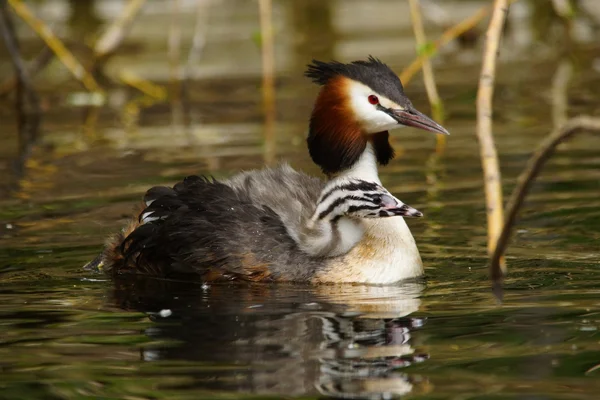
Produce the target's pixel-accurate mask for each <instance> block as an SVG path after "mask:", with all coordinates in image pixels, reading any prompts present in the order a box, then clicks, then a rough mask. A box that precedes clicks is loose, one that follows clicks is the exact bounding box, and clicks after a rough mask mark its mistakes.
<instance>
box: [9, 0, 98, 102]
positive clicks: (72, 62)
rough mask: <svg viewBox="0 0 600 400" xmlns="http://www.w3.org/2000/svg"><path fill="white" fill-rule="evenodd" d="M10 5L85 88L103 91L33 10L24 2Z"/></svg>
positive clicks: (15, 1) (18, 1)
mask: <svg viewBox="0 0 600 400" xmlns="http://www.w3.org/2000/svg"><path fill="white" fill-rule="evenodd" d="M8 3H9V4H10V6H11V7H12V8H13V10H14V11H15V13H16V14H17V15H18V16H19V17H20V18H21V19H22V20H23V21H25V22H26V23H27V25H29V26H30V27H31V29H33V31H34V32H35V33H37V34H38V36H39V37H40V38H42V40H43V41H44V42H45V43H46V45H47V46H48V47H50V49H52V51H53V52H54V53H55V54H56V57H57V58H58V59H59V60H60V61H61V62H62V63H63V65H64V66H65V67H67V69H68V70H69V71H70V72H71V74H72V75H73V76H74V77H75V79H77V80H78V81H80V82H81V83H82V84H83V86H85V88H86V89H87V90H89V91H91V92H101V91H102V89H101V88H100V86H99V85H98V83H96V80H95V79H94V77H93V76H92V75H91V74H90V73H89V72H88V71H86V69H85V68H84V67H83V66H82V65H81V63H80V62H79V61H78V60H77V59H76V58H75V56H73V54H72V53H71V52H70V51H69V50H68V49H67V48H66V47H65V45H64V44H63V43H62V42H61V41H60V39H59V38H58V37H56V35H54V33H53V32H52V30H51V29H50V27H48V25H46V24H45V23H44V22H43V21H42V20H41V19H39V18H37V17H36V16H35V15H33V13H32V12H31V10H29V8H28V7H27V6H26V5H25V3H24V2H23V1H22V0H8Z"/></svg>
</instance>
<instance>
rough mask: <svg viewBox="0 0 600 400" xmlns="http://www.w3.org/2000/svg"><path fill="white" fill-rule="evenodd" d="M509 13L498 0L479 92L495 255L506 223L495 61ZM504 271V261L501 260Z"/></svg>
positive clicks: (479, 135) (491, 242) (490, 248)
mask: <svg viewBox="0 0 600 400" xmlns="http://www.w3.org/2000/svg"><path fill="white" fill-rule="evenodd" d="M507 13H508V1H507V0H495V2H494V10H493V12H492V18H491V20H490V25H489V27H488V30H487V32H486V42H485V49H484V53H483V65H482V68H481V75H480V77H479V89H478V91H477V138H478V139H479V147H480V155H481V164H482V167H483V175H484V187H485V198H486V213H487V225H488V253H489V254H490V255H492V253H494V249H495V247H496V241H497V239H498V237H499V236H500V231H501V230H502V224H503V222H504V212H503V204H502V182H501V178H500V167H499V165H498V155H497V153H496V145H495V143H494V136H493V133H492V96H493V94H494V80H495V75H496V60H497V58H498V51H499V46H500V38H501V36H502V28H503V26H504V21H505V18H506V14H507ZM500 265H501V267H502V270H504V269H505V266H504V262H503V261H502V262H501V263H500Z"/></svg>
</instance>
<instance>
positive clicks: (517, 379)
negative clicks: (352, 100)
mask: <svg viewBox="0 0 600 400" xmlns="http://www.w3.org/2000/svg"><path fill="white" fill-rule="evenodd" d="M225 3H226V4H228V7H218V6H213V7H211V8H210V12H211V14H210V18H209V24H208V26H209V28H208V32H207V34H206V35H207V38H206V39H207V44H206V48H205V49H204V53H203V57H204V58H203V59H202V60H201V61H200V62H199V65H198V68H199V69H198V71H199V72H198V71H197V74H198V76H197V77H196V78H194V79H192V80H191V81H190V82H188V84H186V92H187V93H188V94H187V98H185V101H184V103H185V106H186V107H184V110H183V112H182V114H181V115H183V117H182V118H180V117H181V115H179V113H178V112H177V110H176V109H175V108H173V107H171V105H170V104H169V103H164V102H157V103H155V104H153V105H151V106H148V107H143V108H142V109H141V110H140V114H139V118H137V119H136V118H133V117H132V116H131V115H130V114H127V113H126V112H124V110H126V106H125V105H126V104H127V103H128V102H129V101H131V100H133V99H135V98H136V97H137V96H139V93H138V92H136V91H135V90H134V89H127V88H123V87H122V86H119V85H116V86H115V87H114V88H112V89H110V90H109V91H108V95H109V99H110V101H109V102H108V104H107V105H105V106H103V107H101V108H99V109H94V108H89V107H84V106H77V105H74V103H73V95H74V94H76V93H78V92H80V90H81V89H80V88H78V86H77V85H76V84H74V83H73V82H72V81H71V80H70V79H69V77H68V75H66V74H64V75H62V74H63V73H62V72H60V71H61V69H60V68H59V66H58V65H55V64H52V66H51V67H52V69H53V71H54V73H51V74H47V75H43V76H41V77H40V79H39V81H38V83H37V84H38V85H39V87H40V95H41V96H42V100H43V105H44V109H45V122H44V133H43V136H42V138H41V140H40V142H39V144H38V145H37V146H36V147H35V148H34V149H33V152H32V156H31V158H30V161H29V162H28V163H27V164H26V169H25V174H24V175H23V176H22V177H21V179H20V183H21V184H20V189H18V190H17V191H12V192H9V191H8V190H4V191H3V192H2V193H1V196H0V325H1V327H0V399H87V398H106V399H108V398H111V399H113V398H115V399H116V398H118V399H198V398H200V399H218V398H227V399H235V398H257V399H259V398H260V399H264V398H282V397H283V398H321V397H327V396H332V397H339V398H373V399H379V398H389V397H394V396H399V397H406V398H411V399H461V400H463V399H536V400H537V399H544V400H545V399H581V400H583V399H585V400H588V399H589V400H592V399H597V398H598V396H599V395H598V393H600V380H599V377H600V367H599V366H600V334H599V332H598V329H599V328H600V289H599V288H600V279H599V274H598V272H599V269H600V246H599V243H600V196H599V195H600V157H599V155H598V154H599V152H598V149H599V148H600V138H599V137H593V136H586V135H582V136H581V137H579V138H577V139H575V140H574V141H572V142H570V143H568V144H565V145H563V146H561V148H560V149H559V151H558V154H556V156H555V157H554V158H552V160H551V161H550V162H549V164H548V166H547V167H546V169H545V170H544V172H543V174H542V176H541V177H540V179H539V180H538V181H537V183H536V184H535V186H534V188H533V190H532V193H531V195H530V197H529V198H528V201H527V203H526V205H525V208H524V210H523V212H522V214H521V218H520V220H519V222H518V226H517V228H516V230H515V236H514V239H513V240H512V242H511V246H510V248H509V252H508V255H507V261H508V265H509V271H510V274H509V276H508V279H507V281H506V286H505V299H504V303H503V304H501V305H500V304H498V303H497V302H496V301H495V300H494V298H493V296H492V295H491V292H490V287H489V283H488V281H487V269H486V250H485V246H486V227H485V224H486V221H485V208H484V199H483V191H482V178H481V169H480V161H479V154H478V148H477V142H476V139H475V117H474V98H475V93H476V88H477V82H476V77H477V74H478V70H479V64H478V62H479V59H480V48H479V47H476V48H474V49H464V50H454V51H449V52H447V53H445V54H444V55H442V57H440V58H438V59H437V62H436V65H435V70H436V75H437V77H438V80H439V90H440V93H441V96H442V97H443V99H444V101H445V106H446V112H447V115H448V119H447V122H446V123H445V124H444V125H445V126H446V127H447V128H448V130H449V131H450V132H451V134H452V135H451V136H450V137H449V138H448V143H447V148H446V151H445V153H444V154H443V156H441V157H436V156H435V155H434V149H435V138H434V137H433V136H432V135H429V134H427V133H423V132H420V131H416V130H413V129H403V130H399V131H396V132H392V134H393V144H394V146H395V148H396V150H397V153H398V157H397V158H396V159H395V160H394V161H393V162H392V163H391V164H390V165H389V166H387V167H385V168H383V169H382V171H381V175H382V180H383V183H384V185H385V186H386V187H387V188H389V189H390V190H391V191H392V192H394V194H396V195H397V196H398V197H399V198H400V199H402V200H403V201H405V202H406V203H408V204H410V205H412V206H414V207H416V208H418V209H419V210H421V211H423V212H424V213H425V217H424V218H422V219H418V220H409V221H408V222H409V225H410V227H411V230H412V231H413V234H414V236H415V238H416V240H417V243H418V245H419V248H420V250H421V254H422V257H423V261H424V264H425V268H426V274H427V277H426V279H423V280H421V281H418V282H411V283H406V284H400V285H395V286H390V287H374V286H362V285H356V286H322V287H312V286H303V285H261V284H253V285H246V284H232V285H222V284H219V285H204V286H203V285H202V283H201V282H196V283H194V282H187V283H182V282H165V281H159V280H152V279H147V280H138V281H122V282H114V283H113V282H110V281H107V280H106V279H105V278H104V277H103V276H102V275H94V274H90V273H87V272H84V271H83V270H82V269H81V267H82V265H84V264H85V263H86V262H87V261H89V260H91V259H92V258H93V257H95V256H96V255H97V254H98V252H99V250H100V249H101V247H102V243H103V241H104V239H105V237H106V236H107V235H109V234H110V233H113V232H115V231H117V230H118V229H120V228H121V227H122V226H123V224H124V223H125V221H126V220H127V218H128V216H129V215H130V213H131V211H132V209H133V207H134V206H135V204H136V202H137V201H139V199H140V197H141V195H142V194H143V193H144V191H145V190H146V189H147V188H148V187H150V186H152V185H156V184H168V183H174V182H176V181H177V180H178V179H180V178H181V177H184V176H186V175H188V174H195V173H206V174H212V175H214V176H216V177H226V176H229V175H231V174H233V173H235V172H236V171H239V170H241V169H249V168H260V167H262V166H263V165H264V163H265V154H264V153H265V151H264V149H265V145H264V139H263V126H262V116H261V112H260V110H261V96H260V90H259V87H260V75H259V71H260V54H259V52H258V50H257V48H256V44H255V43H253V42H252V40H251V37H252V35H253V33H254V32H256V29H257V22H256V18H255V17H256V15H255V14H256V10H255V7H256V6H255V4H251V3H250V2H240V1H230V0H227V1H226V2H225ZM375 3H377V4H383V5H386V6H389V7H392V6H393V7H398V2H391V1H388V2H386V1H382V0H379V1H378V2H375ZM375 3H371V2H368V1H355V2H344V3H341V2H336V3H332V4H334V6H331V7H325V11H324V10H320V9H318V8H319V4H320V3H319V2H307V3H305V4H304V5H300V4H299V3H295V2H287V3H286V2H275V7H276V8H275V10H274V12H275V15H276V16H278V18H279V19H277V21H279V22H278V23H277V24H276V25H277V26H279V28H277V29H279V31H278V32H279V33H280V34H279V35H278V36H277V38H278V39H277V46H278V48H277V49H278V53H277V54H280V56H279V57H278V63H277V65H278V84H277V121H276V132H277V135H276V143H275V149H276V158H277V159H278V160H286V161H288V162H290V163H291V164H292V165H293V166H294V167H295V168H298V169H302V170H305V171H307V172H310V173H313V174H318V173H319V171H318V169H317V168H316V167H315V166H314V165H312V163H311V161H310V159H309V157H308V155H307V153H306V149H305V147H304V135H305V131H306V123H307V116H308V114H309V112H310V109H311V103H312V101H313V99H314V96H315V94H316V88H315V87H313V86H312V85H311V84H310V83H309V82H308V81H307V80H306V79H304V78H302V68H303V65H304V64H305V63H306V62H307V61H308V60H309V59H310V57H311V56H312V55H318V56H319V57H331V56H333V55H335V56H336V57H339V58H343V59H353V58H359V57H364V56H365V55H366V54H368V53H371V52H372V53H374V54H376V55H378V56H379V57H381V58H383V59H385V60H386V61H388V62H389V63H390V64H391V65H392V66H393V67H394V68H395V69H396V70H398V71H400V70H401V69H402V67H403V66H405V65H406V64H408V62H409V61H410V60H412V58H413V56H414V47H413V45H412V42H411V40H412V36H411V31H410V25H409V19H408V16H407V15H406V14H402V13H397V14H396V15H399V16H400V17H399V18H398V21H396V20H394V21H392V20H391V18H389V17H388V18H387V19H386V18H385V16H386V15H387V13H391V11H389V9H388V11H387V12H386V11H384V10H383V9H375V10H373V9H372V7H373V6H372V4H375ZM392 3H393V4H392ZM449 3H452V4H453V7H454V8H455V9H453V10H450V12H451V15H454V14H452V13H455V14H456V18H457V20H460V18H461V16H463V17H464V16H466V15H469V13H471V12H473V11H474V10H476V9H477V7H478V6H480V5H481V4H482V2H463V1H456V2H449ZM524 3H525V2H524ZM156 4H158V5H157V6H156V7H157V9H158V10H160V7H166V6H165V5H164V4H163V3H161V2H157V3H156ZM160 4H162V6H161V5H160ZM525 4H530V3H525ZM311 7H317V10H316V11H314V10H312V9H311ZM370 7H371V8H370ZM400 7H402V6H400ZM532 8H533V7H532ZM311 10H312V11H311ZM365 10H367V11H369V10H370V11H369V12H376V13H378V14H377V16H378V18H380V19H379V22H380V24H379V29H375V28H373V27H372V25H369V24H366V23H364V22H362V25H361V24H359V22H360V21H362V19H361V18H362V16H363V15H364V13H365V12H366V11H365ZM185 11H186V10H183V11H182V13H185ZM517 11H519V10H516V11H515V10H513V15H518V12H517ZM311 12H312V13H313V14H311ZM315 12H316V13H317V14H318V15H320V16H322V17H323V18H324V19H327V20H328V21H334V23H332V24H329V25H328V24H327V23H324V22H323V21H320V19H319V21H317V22H315V24H314V25H315V26H313V25H311V23H308V22H307V21H306V18H307V15H308V16H309V17H310V16H311V15H316V14H314V13H315ZM536 12H539V10H537V11H536ZM327 13H330V14H327ZM181 18H182V21H184V22H182V26H184V27H188V26H192V25H193V24H192V22H193V20H194V18H195V16H194V14H193V13H190V15H188V16H187V17H181ZM186 18H187V19H186ZM158 19H159V15H158V14H151V13H150V14H149V15H145V16H144V17H143V18H142V19H141V20H140V21H139V25H138V26H137V28H136V29H134V30H133V31H132V38H131V39H130V42H131V45H132V48H133V50H131V51H132V52H134V53H133V54H129V53H127V54H120V55H118V56H117V57H116V58H115V59H114V60H113V61H112V62H111V63H110V64H109V65H108V66H107V69H108V71H109V72H110V71H112V73H113V74H114V73H115V72H114V71H116V70H118V69H120V68H128V69H130V70H133V71H135V72H136V73H137V74H140V75H141V76H145V77H147V78H148V79H151V80H152V81H154V82H156V83H158V84H161V85H164V86H168V65H166V63H165V55H164V52H163V50H164V49H163V47H164V46H165V43H166V39H165V37H164V35H165V31H166V28H165V31H161V32H155V31H156V30H153V29H152V26H153V24H154V23H155V22H156V21H157V20H158ZM186 21H187V22H186ZM231 21H236V24H235V26H232V25H231ZM282 21H283V22H282ZM310 21H312V20H310V18H309V22H310ZM163 22H164V20H163ZM313 22H314V21H313ZM517 22H518V21H517ZM165 23H166V22H165ZM288 23H289V24H290V25H288ZM352 23H355V24H358V25H355V26H358V28H357V32H352V31H351V30H349V26H351V24H352ZM186 24H187V25H186ZM532 25H535V24H532ZM542 25H544V24H542ZM59 26H60V25H59ZM165 26H167V25H165ZM526 26H527V27H529V25H526ZM535 26H536V28H535V29H537V30H535V29H534V28H533V27H531V28H527V29H531V30H532V32H533V33H532V34H531V35H530V36H531V37H532V39H531V40H534V41H533V42H531V43H529V44H527V43H526V44H522V43H521V42H519V41H518V40H517V33H518V31H519V29H525V28H523V27H522V26H520V25H518V24H517V25H515V22H514V21H513V25H512V28H511V29H510V30H509V31H508V32H507V38H506V39H505V45H506V48H505V49H504V50H503V52H502V58H501V60H502V62H501V65H500V66H499V76H498V82H497V89H496V98H495V104H496V110H495V125H494V130H495V134H496V139H497V144H498V148H499V153H500V156H501V166H502V173H503V181H504V188H505V193H507V194H508V193H509V192H510V190H511V189H512V187H513V184H514V179H515V177H516V176H517V175H518V173H519V172H520V171H521V169H522V168H523V166H524V165H525V162H526V160H527V158H528V156H529V154H530V152H531V151H532V149H534V148H535V145H536V144H537V143H538V142H539V141H540V140H541V139H542V138H543V137H544V136H545V135H546V134H547V133H548V132H549V131H550V130H551V129H552V126H553V122H552V121H553V116H554V115H557V113H559V110H557V108H558V107H557V106H556V105H555V104H554V103H553V99H554V96H553V93H554V92H552V88H553V87H556V86H557V85H556V84H555V83H553V82H554V79H555V78H556V75H557V70H558V69H559V65H561V64H564V65H568V66H570V68H572V76H571V78H570V80H569V81H568V84H567V88H568V89H567V92H566V94H565V96H566V98H567V100H568V104H569V107H568V114H569V115H576V114H580V113H587V114H594V113H597V112H598V109H599V108H598V104H600V102H599V98H598V91H597V88H598V87H600V74H598V72H597V65H596V64H597V59H596V58H597V55H598V54H599V50H600V49H599V48H598V47H597V46H596V44H595V43H594V41H593V40H585V38H583V39H579V40H578V41H577V43H576V45H573V46H572V47H569V48H568V51H567V52H566V53H565V51H564V50H565V48H564V47H563V46H562V45H561V44H560V41H559V42H556V38H555V37H554V36H552V35H551V34H548V35H545V33H547V32H546V31H544V29H547V24H545V25H544V26H543V27H537V25H535ZM299 27H303V29H305V31H302V32H298V31H299V30H300V28H299ZM21 28H22V30H23V31H25V28H24V27H21ZM555 28H556V26H555ZM71 29H75V28H71ZM438 31H439V30H438ZM438 31H436V30H435V29H432V32H433V33H431V34H432V35H435V34H436V32H438ZM149 32H155V33H154V36H152V35H150V36H148V33H149ZM224 32H225V33H224ZM515 32H517V33H515ZM540 32H541V34H539V35H537V34H536V33H540ZM551 32H553V31H551ZM226 33H228V34H226ZM185 35H187V36H185ZM185 35H184V39H185V38H186V37H187V38H188V39H189V35H190V32H187V31H186V32H185ZM303 35H304V36H303ZM307 35H308V36H307ZM592 37H595V36H592ZM538 39H540V40H539V41H535V40H538ZM28 40H29V41H28V42H27V43H33V44H35V43H37V42H36V41H35V40H34V38H31V37H30V38H29V39H28ZM128 43H129V42H128ZM215 43H216V44H215ZM519 43H521V44H520V45H519ZM33 44H32V45H31V46H33V47H35V46H34V45H33ZM161 46H163V47H161ZM519 46H520V47H519ZM225 50H227V51H225ZM34 53H35V52H34ZM2 57H4V56H2ZM3 68H5V70H7V71H9V69H6V65H4V64H3ZM407 93H408V95H409V96H410V98H411V99H412V100H413V103H414V104H415V105H416V106H417V108H419V109H420V110H422V111H425V112H428V111H429V110H428V105H427V101H426V95H425V91H424V88H423V85H422V83H421V80H420V77H417V78H415V81H413V82H411V84H410V86H408V87H407ZM173 110H175V111H173ZM0 118H1V120H2V126H3V128H2V133H1V134H0V159H1V161H3V162H2V167H0V168H2V169H1V170H0V175H2V177H1V178H0V181H1V182H2V183H3V184H6V185H8V184H9V182H10V181H11V177H12V175H11V174H12V173H13V172H12V169H11V167H10V164H9V163H10V161H11V160H12V159H13V158H14V157H15V156H16V147H17V146H16V140H15V136H16V127H15V122H14V114H13V111H12V102H11V100H10V98H4V99H2V100H0ZM267 147H268V146H267ZM6 187H7V186H6ZM161 311H162V313H161Z"/></svg>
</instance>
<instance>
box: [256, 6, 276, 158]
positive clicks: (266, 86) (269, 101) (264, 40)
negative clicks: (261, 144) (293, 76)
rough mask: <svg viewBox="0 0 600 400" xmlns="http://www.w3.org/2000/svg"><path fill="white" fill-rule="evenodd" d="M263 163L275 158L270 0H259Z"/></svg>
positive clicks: (273, 72) (273, 68) (273, 58)
mask: <svg viewBox="0 0 600 400" xmlns="http://www.w3.org/2000/svg"><path fill="white" fill-rule="evenodd" d="M258 6H259V13H260V33H261V56H262V95H263V113H264V117H265V119H264V141H265V153H264V154H265V163H267V164H270V163H272V162H273V160H274V158H275V140H276V138H275V51H274V46H273V20H272V3H271V0H259V1H258Z"/></svg>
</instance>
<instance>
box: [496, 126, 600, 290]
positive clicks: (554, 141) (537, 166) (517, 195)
mask: <svg viewBox="0 0 600 400" xmlns="http://www.w3.org/2000/svg"><path fill="white" fill-rule="evenodd" d="M580 132H593V133H600V118H594V117H590V116H579V117H575V118H572V119H570V120H568V121H567V122H566V123H565V124H564V125H562V126H561V127H559V128H556V129H555V130H554V131H553V132H551V133H550V135H549V136H548V137H546V139H544V140H543V141H542V143H541V144H540V146H539V147H538V148H537V150H536V151H535V152H534V153H533V155H532V156H531V158H529V161H527V165H526V166H525V169H524V170H523V172H522V173H521V175H519V178H517V186H516V187H515V188H514V190H513V192H512V194H511V196H510V199H509V201H508V204H507V206H506V219H505V222H504V224H503V226H502V231H501V233H500V235H499V236H498V240H497V243H496V247H495V249H494V252H493V254H492V256H491V259H490V276H491V278H492V280H493V281H494V283H495V284H499V283H500V282H501V280H502V277H503V276H504V274H505V271H504V270H503V269H502V267H501V263H500V260H501V259H502V256H503V255H504V252H505V251H506V246H507V245H508V239H509V238H510V232H511V229H512V227H513V225H514V224H515V221H516V219H517V214H518V212H519V210H520V208H521V206H522V204H523V200H524V199H525V196H526V195H527V192H528V191H529V189H530V188H531V185H532V184H533V182H534V180H535V178H536V177H537V175H538V174H539V172H540V171H541V169H542V167H543V166H544V163H545V162H546V160H548V158H550V156H551V155H552V154H553V152H554V150H555V149H556V146H558V145H559V144H560V143H562V142H563V141H565V140H567V139H570V138H572V137H573V136H574V135H575V134H577V133H580Z"/></svg>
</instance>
